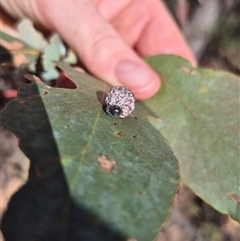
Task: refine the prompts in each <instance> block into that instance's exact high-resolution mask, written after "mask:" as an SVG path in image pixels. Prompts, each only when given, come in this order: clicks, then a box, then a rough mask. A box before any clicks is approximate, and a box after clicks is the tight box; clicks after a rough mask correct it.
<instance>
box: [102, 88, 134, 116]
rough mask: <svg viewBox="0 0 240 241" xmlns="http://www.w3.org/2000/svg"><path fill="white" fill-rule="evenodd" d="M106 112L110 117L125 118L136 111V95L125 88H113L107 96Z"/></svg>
mask: <svg viewBox="0 0 240 241" xmlns="http://www.w3.org/2000/svg"><path fill="white" fill-rule="evenodd" d="M105 102H106V104H107V108H106V112H107V114H108V115H109V116H113V117H120V118H125V117H127V116H128V115H130V114H131V113H132V112H133V110H134V109H135V103H134V102H135V98H134V94H133V93H132V92H131V91H130V90H129V89H128V88H127V87H124V86H115V87H113V88H112V89H111V90H110V91H109V93H108V94H107V96H106V99H105Z"/></svg>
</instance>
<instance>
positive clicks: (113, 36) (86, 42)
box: [37, 0, 160, 99]
mask: <svg viewBox="0 0 240 241" xmlns="http://www.w3.org/2000/svg"><path fill="white" fill-rule="evenodd" d="M37 2H38V1H37ZM42 2H44V6H43V5H41V6H43V7H42V8H43V9H42V11H43V13H44V14H45V19H47V21H48V23H49V24H50V25H51V27H52V28H54V29H55V30H56V31H58V32H59V33H60V34H61V36H62V37H63V38H64V40H65V41H66V42H67V43H68V44H69V45H70V46H71V47H73V49H74V50H75V51H76V53H77V54H78V55H79V56H80V59H81V60H82V62H83V63H84V65H85V66H86V68H87V69H88V70H89V71H91V72H92V73H93V74H94V75H96V76H97V77H99V78H101V79H102V80H105V81H107V82H108V83H109V84H111V85H124V86H127V87H129V88H130V89H131V90H132V91H133V92H134V93H135V96H136V98H138V99H145V98H148V97H150V96H152V95H153V94H155V93H156V92H157V90H158V89H159V86H160V82H159V77H158V75H157V74H156V73H155V72H153V70H151V69H150V68H149V67H148V66H147V65H146V63H144V62H143V61H142V60H141V59H140V58H139V56H137V55H136V53H135V52H134V51H133V50H132V49H131V48H130V47H129V46H128V45H127V44H126V43H125V42H124V41H123V40H122V39H121V37H120V36H119V35H118V34H117V33H116V31H115V30H114V29H113V28H112V27H111V26H110V25H109V24H108V23H107V22H106V21H105V20H104V19H103V17H102V16H101V15H100V14H99V12H98V11H97V9H96V7H95V5H94V4H93V2H92V1H89V0H82V1H66V0H59V1H58V2H57V3H56V2H55V1H46V0H43V1H41V3H42ZM63 6H64V7H63ZM45 8H48V9H51V11H50V12H49V11H48V13H47V12H46V9H45ZM45 24H46V23H45Z"/></svg>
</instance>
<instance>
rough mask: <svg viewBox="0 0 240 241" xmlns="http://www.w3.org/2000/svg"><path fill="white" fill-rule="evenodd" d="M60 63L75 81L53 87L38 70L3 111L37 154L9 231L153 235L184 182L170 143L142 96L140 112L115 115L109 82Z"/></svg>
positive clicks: (67, 236) (82, 236)
mask: <svg viewBox="0 0 240 241" xmlns="http://www.w3.org/2000/svg"><path fill="white" fill-rule="evenodd" d="M58 65H59V66H60V67H61V68H62V69H63V70H64V71H65V73H66V75H67V76H68V77H70V78H71V79H72V80H74V82H75V83H76V86H77V87H76V89H57V88H51V87H49V86H46V85H45V84H43V83H42V82H41V81H39V80H36V77H35V80H36V81H34V82H33V83H32V84H30V85H26V84H25V85H22V86H21V87H20V89H19V95H18V99H17V100H15V101H13V102H11V103H9V104H8V105H7V107H6V108H5V110H4V111H3V113H2V118H3V121H2V124H3V126H5V127H7V128H9V129H10V130H11V131H13V133H14V134H15V135H16V136H17V137H18V139H19V140H20V146H21V148H22V150H23V151H24V152H25V153H26V155H27V156H28V157H29V159H30V160H31V169H30V177H29V179H30V180H29V182H28V184H27V185H26V186H25V187H24V188H23V189H22V190H20V192H19V193H17V194H16V196H15V197H14V198H13V199H12V202H11V203H10V204H9V210H8V212H7V214H6V215H5V217H4V219H3V233H4V235H5V236H9V239H10V238H12V237H13V236H14V235H16V237H18V241H21V240H29V239H30V237H31V238H32V239H34V240H35V239H39V240H45V241H47V240H94V241H96V240H113V241H117V240H127V239H128V238H136V239H137V240H138V241H145V240H146V241H150V240H152V239H153V238H154V237H155V236H156V235H157V232H158V229H159V227H160V226H161V224H162V223H163V222H164V221H165V219H166V217H167V215H168V212H169V209H170V207H171V202H172V200H173V196H174V194H175V192H176V189H177V187H178V182H179V173H178V163H177V160H176V158H175V157H174V155H173V153H172V151H171V148H170V146H169V145H168V144H167V142H166V141H165V139H164V138H163V137H162V135H161V134H160V133H159V132H158V131H157V130H156V129H155V128H154V127H153V126H152V125H151V124H150V123H149V122H148V120H147V118H146V116H147V115H150V114H151V113H150V112H149V110H148V109H147V108H145V107H144V106H143V105H142V104H141V103H137V104H136V111H134V115H135V117H133V116H129V117H127V118H125V119H120V118H112V117H109V116H108V115H107V114H106V113H105V111H104V110H103V106H102V101H103V98H104V92H105V91H108V90H109V87H108V86H107V85H106V84H104V83H102V82H100V81H98V80H96V79H94V78H93V77H90V76H89V75H87V74H82V73H79V72H78V71H76V70H74V69H72V68H70V67H69V66H67V65H66V64H64V63H58ZM19 208H21V212H20V211H19ZM19 212H20V214H18V213H19ZM10 223H11V225H10ZM26 225H27V226H26ZM9 227H11V229H10V228H9ZM14 228H15V229H14ZM13 229H14V230H13ZM17 229H18V230H17ZM21 230H22V231H21ZM53 233H54V234H53ZM27 238H29V239H27ZM10 240H13V239H10Z"/></svg>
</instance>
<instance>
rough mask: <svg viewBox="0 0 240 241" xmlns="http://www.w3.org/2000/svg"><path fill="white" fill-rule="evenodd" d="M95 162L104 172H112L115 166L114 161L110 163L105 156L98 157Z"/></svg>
mask: <svg viewBox="0 0 240 241" xmlns="http://www.w3.org/2000/svg"><path fill="white" fill-rule="evenodd" d="M97 161H98V163H99V165H100V167H101V168H102V169H104V170H106V171H112V170H113V168H114V166H115V165H116V164H117V162H116V161H114V160H113V161H111V160H109V159H108V158H107V157H106V156H104V155H100V156H99V157H98V158H97Z"/></svg>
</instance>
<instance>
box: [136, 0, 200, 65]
mask: <svg viewBox="0 0 240 241" xmlns="http://www.w3.org/2000/svg"><path fill="white" fill-rule="evenodd" d="M151 7H152V8H151V9H149V12H151V14H150V13H149V15H150V16H151V17H152V19H151V20H150V21H149V22H148V24H147V26H146V27H145V28H144V31H143V32H142V35H141V36H142V37H141V38H139V40H138V42H137V44H136V45H135V48H136V50H137V51H138V53H139V54H140V55H142V56H149V55H156V54H175V55H178V56H181V57H183V58H186V59H188V60H189V61H190V62H191V63H192V64H193V65H194V66H195V65H196V64H197V61H196V59H195V57H194V55H193V53H192V51H191V50H190V48H189V47H188V45H187V43H186V41H185V39H184V37H183V35H182V34H181V32H180V30H179V29H178V27H177V25H176V23H175V22H174V20H173V18H172V17H171V15H170V13H169V12H168V10H167V9H166V7H165V5H164V4H163V2H162V1H154V4H152V5H151ZM160 13H161V14H160ZM146 14H147V13H146Z"/></svg>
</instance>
